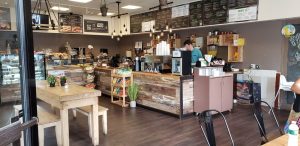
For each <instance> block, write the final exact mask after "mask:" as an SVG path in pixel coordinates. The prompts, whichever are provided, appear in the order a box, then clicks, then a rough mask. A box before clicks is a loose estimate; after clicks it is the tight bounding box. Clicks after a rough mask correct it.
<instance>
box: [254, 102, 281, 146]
mask: <svg viewBox="0 0 300 146" xmlns="http://www.w3.org/2000/svg"><path fill="white" fill-rule="evenodd" d="M262 104H265V105H266V107H267V108H268V109H269V111H267V112H266V113H268V114H270V116H271V115H272V117H273V120H274V122H275V124H276V126H277V128H278V130H279V132H280V134H281V135H283V131H282V130H281V128H280V126H279V123H278V120H277V118H276V116H275V113H274V111H273V109H272V107H271V106H270V105H269V104H268V103H267V102H265V101H255V102H254V103H253V115H254V117H255V120H256V122H257V125H258V128H259V132H260V136H261V138H264V139H262V142H261V144H264V143H266V142H268V141H269V140H268V137H267V133H266V128H265V123H264V118H263V112H262V110H263V109H262V106H261V105H262Z"/></svg>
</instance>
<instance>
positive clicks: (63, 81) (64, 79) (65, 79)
mask: <svg viewBox="0 0 300 146" xmlns="http://www.w3.org/2000/svg"><path fill="white" fill-rule="evenodd" d="M66 83H67V78H66V76H62V77H60V85H61V86H65V85H66Z"/></svg>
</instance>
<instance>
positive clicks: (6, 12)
mask: <svg viewBox="0 0 300 146" xmlns="http://www.w3.org/2000/svg"><path fill="white" fill-rule="evenodd" d="M0 30H11V20H10V9H9V8H3V7H0Z"/></svg>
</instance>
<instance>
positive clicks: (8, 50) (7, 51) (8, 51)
mask: <svg viewBox="0 0 300 146" xmlns="http://www.w3.org/2000/svg"><path fill="white" fill-rule="evenodd" d="M6 54H11V47H10V44H9V43H7V48H6Z"/></svg>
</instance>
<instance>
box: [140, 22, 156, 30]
mask: <svg viewBox="0 0 300 146" xmlns="http://www.w3.org/2000/svg"><path fill="white" fill-rule="evenodd" d="M153 26H155V20H152V21H147V22H142V32H149V31H151V30H152V29H153Z"/></svg>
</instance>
